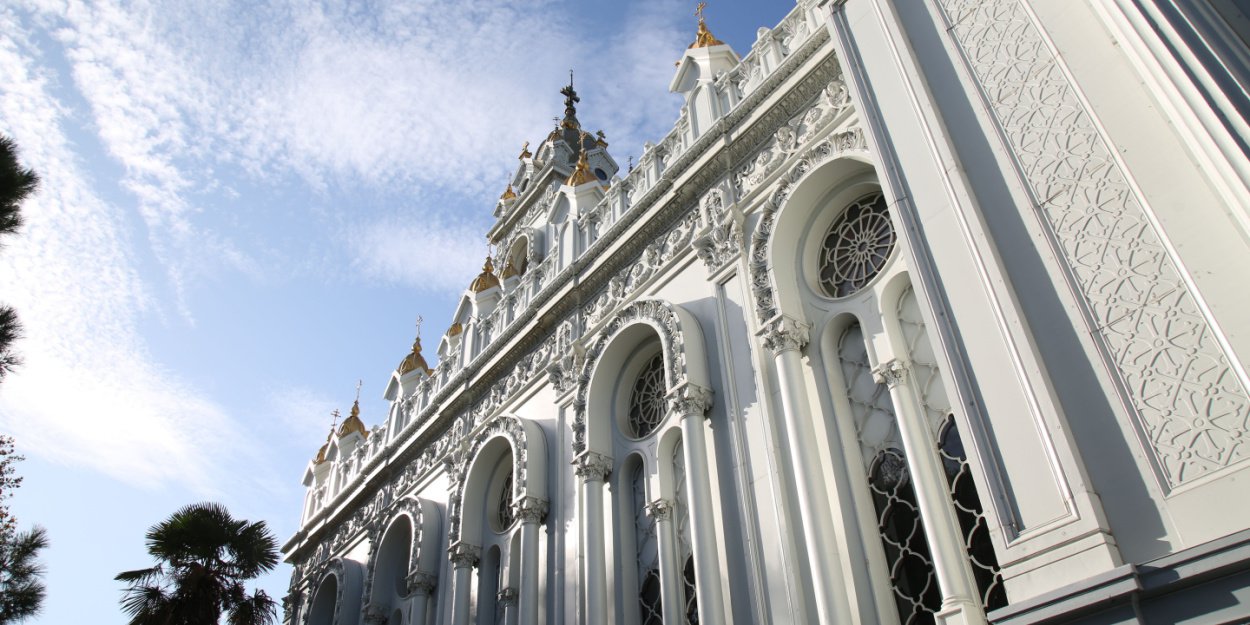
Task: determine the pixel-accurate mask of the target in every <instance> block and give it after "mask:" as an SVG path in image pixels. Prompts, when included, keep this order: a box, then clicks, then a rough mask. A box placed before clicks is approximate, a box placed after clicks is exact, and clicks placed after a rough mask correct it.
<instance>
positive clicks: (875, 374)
mask: <svg viewBox="0 0 1250 625" xmlns="http://www.w3.org/2000/svg"><path fill="white" fill-rule="evenodd" d="M908 373H909V367H908V366H907V363H905V362H903V361H902V360H899V359H897V358H895V359H893V360H890V361H887V362H883V363H881V364H879V365H877V366H875V367H873V368H872V379H873V381H874V382H876V383H877V384H884V385H886V386H888V387H890V388H891V389H895V388H898V386H899V385H900V384H904V383H906V382H907V375H908Z"/></svg>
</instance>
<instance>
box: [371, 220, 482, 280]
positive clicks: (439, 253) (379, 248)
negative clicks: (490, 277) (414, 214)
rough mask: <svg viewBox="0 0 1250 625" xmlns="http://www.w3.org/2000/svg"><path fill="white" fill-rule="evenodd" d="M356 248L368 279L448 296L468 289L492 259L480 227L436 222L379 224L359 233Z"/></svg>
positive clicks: (400, 221)
mask: <svg viewBox="0 0 1250 625" xmlns="http://www.w3.org/2000/svg"><path fill="white" fill-rule="evenodd" d="M350 245H351V247H352V250H353V252H354V256H355V264H356V265H357V266H358V267H359V268H360V269H361V270H363V271H364V272H365V273H366V274H367V275H370V276H373V277H375V278H380V279H382V280H385V281H387V282H393V283H399V284H405V285H409V286H413V287H416V288H419V289H422V290H425V291H427V292H441V293H444V294H458V293H460V292H461V291H463V290H464V289H465V288H467V287H468V286H469V282H470V281H471V280H472V279H473V276H475V275H477V273H478V272H479V271H481V266H482V262H483V260H484V259H485V257H486V245H485V238H484V237H483V236H482V233H481V230H480V229H478V228H477V227H475V226H472V225H469V224H458V225H446V224H444V223H442V222H440V221H436V220H435V218H431V219H430V220H428V221H421V222H414V221H412V220H406V219H398V218H390V219H384V220H380V221H376V222H373V223H370V224H368V225H365V226H363V227H361V228H360V229H359V230H357V231H356V232H355V233H353V235H352V236H351V237H350Z"/></svg>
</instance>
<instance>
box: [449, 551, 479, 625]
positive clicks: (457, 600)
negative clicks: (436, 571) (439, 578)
mask: <svg viewBox="0 0 1250 625" xmlns="http://www.w3.org/2000/svg"><path fill="white" fill-rule="evenodd" d="M447 553H448V554H449V556H450V559H451V568H452V589H453V590H452V592H453V593H454V594H453V595H452V599H451V622H452V624H453V625H469V607H470V606H469V601H470V599H471V597H470V596H469V585H470V584H472V583H473V569H474V568H475V567H476V566H477V563H478V561H480V560H481V558H482V548H481V547H478V546H476V545H470V544H468V543H465V542H464V541H460V542H458V543H456V544H454V545H452V546H451V548H450V549H448V550H447Z"/></svg>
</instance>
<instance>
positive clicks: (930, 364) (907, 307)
mask: <svg viewBox="0 0 1250 625" xmlns="http://www.w3.org/2000/svg"><path fill="white" fill-rule="evenodd" d="M898 321H899V327H900V328H901V329H902V332H903V339H904V341H905V342H906V344H907V353H908V356H909V358H910V360H911V376H910V378H911V383H912V384H913V385H914V386H915V387H916V389H917V390H918V391H919V392H920V403H921V406H922V407H923V408H924V411H925V417H926V420H927V421H928V423H929V427H930V428H932V433H933V436H934V437H936V436H937V434H938V432H939V431H941V428H942V424H943V423H945V422H946V415H947V414H949V413H950V410H951V402H950V399H949V398H947V396H946V387H945V386H943V384H942V374H941V370H940V369H939V368H938V364H937V355H936V354H935V353H934V351H933V343H932V342H930V341H929V331H928V328H926V327H925V322H924V316H923V315H921V313H920V302H919V300H917V298H916V291H915V289H913V288H912V287H910V286H909V287H907V290H906V291H904V292H903V295H902V297H900V298H899V300H898Z"/></svg>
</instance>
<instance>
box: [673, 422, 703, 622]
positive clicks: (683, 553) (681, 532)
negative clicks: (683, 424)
mask: <svg viewBox="0 0 1250 625" xmlns="http://www.w3.org/2000/svg"><path fill="white" fill-rule="evenodd" d="M683 452H684V450H683V449H682V441H678V442H677V444H676V445H674V446H673V500H674V502H675V503H676V509H675V510H674V511H673V520H674V522H675V527H676V530H677V544H678V549H679V551H678V554H677V555H678V562H681V565H682V566H681V572H682V574H681V578H682V585H681V596H682V608H683V610H682V611H683V613H684V615H685V617H686V622H687V623H690V624H691V625H695V624H697V623H698V622H699V589H698V587H697V586H696V585H695V578H694V548H693V543H692V542H691V540H690V503H689V499H690V498H689V497H688V496H687V494H686V457H685V455H684V453H683Z"/></svg>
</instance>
